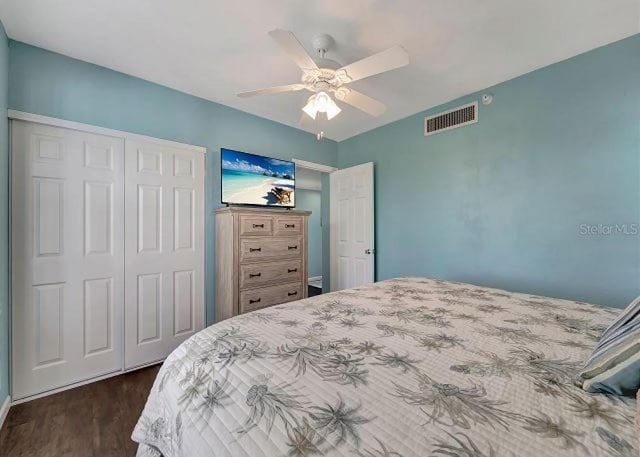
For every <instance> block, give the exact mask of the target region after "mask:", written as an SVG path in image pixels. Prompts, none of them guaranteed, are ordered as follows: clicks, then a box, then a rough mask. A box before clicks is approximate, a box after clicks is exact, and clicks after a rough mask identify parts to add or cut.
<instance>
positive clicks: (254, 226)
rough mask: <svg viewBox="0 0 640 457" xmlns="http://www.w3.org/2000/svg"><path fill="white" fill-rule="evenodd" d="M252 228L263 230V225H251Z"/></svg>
mask: <svg viewBox="0 0 640 457" xmlns="http://www.w3.org/2000/svg"><path fill="white" fill-rule="evenodd" d="M253 228H264V224H253Z"/></svg>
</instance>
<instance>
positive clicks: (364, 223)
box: [330, 162, 375, 291]
mask: <svg viewBox="0 0 640 457" xmlns="http://www.w3.org/2000/svg"><path fill="white" fill-rule="evenodd" d="M330 185H331V189H330V195H331V197H330V219H331V220H330V224H331V290H332V291H335V290H342V289H348V288H351V287H357V286H360V285H362V284H367V283H371V282H373V281H374V277H375V271H374V268H375V262H374V255H375V250H374V206H373V203H374V200H373V199H374V195H373V190H374V189H373V163H372V162H369V163H365V164H362V165H357V166H355V167H351V168H345V169H342V170H338V171H334V172H333V173H331V175H330Z"/></svg>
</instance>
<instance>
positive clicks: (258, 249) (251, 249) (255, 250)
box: [249, 248, 262, 252]
mask: <svg viewBox="0 0 640 457" xmlns="http://www.w3.org/2000/svg"><path fill="white" fill-rule="evenodd" d="M249 252H262V248H249Z"/></svg>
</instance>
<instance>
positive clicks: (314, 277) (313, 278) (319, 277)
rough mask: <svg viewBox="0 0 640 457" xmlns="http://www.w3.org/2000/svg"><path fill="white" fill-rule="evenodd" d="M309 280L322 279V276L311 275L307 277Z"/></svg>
mask: <svg viewBox="0 0 640 457" xmlns="http://www.w3.org/2000/svg"><path fill="white" fill-rule="evenodd" d="M311 281H322V276H313V277H311V278H309V282H311Z"/></svg>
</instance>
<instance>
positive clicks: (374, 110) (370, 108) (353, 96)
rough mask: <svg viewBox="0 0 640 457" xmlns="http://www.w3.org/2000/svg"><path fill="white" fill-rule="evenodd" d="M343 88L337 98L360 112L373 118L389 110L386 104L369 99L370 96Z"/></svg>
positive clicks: (337, 93)
mask: <svg viewBox="0 0 640 457" xmlns="http://www.w3.org/2000/svg"><path fill="white" fill-rule="evenodd" d="M345 89H346V88H343V89H342V90H340V91H339V92H336V98H337V99H338V100H341V101H343V102H345V103H347V104H349V105H351V106H353V107H354V108H358V109H359V110H360V111H364V112H365V113H367V114H370V115H372V116H376V117H377V116H380V115H381V114H382V113H384V112H385V111H386V110H387V107H386V106H385V104H384V103H382V102H379V101H378V100H376V99H373V98H371V97H369V96H368V95H365V94H363V93H362V92H358V91H357V90H353V89H348V90H345Z"/></svg>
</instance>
